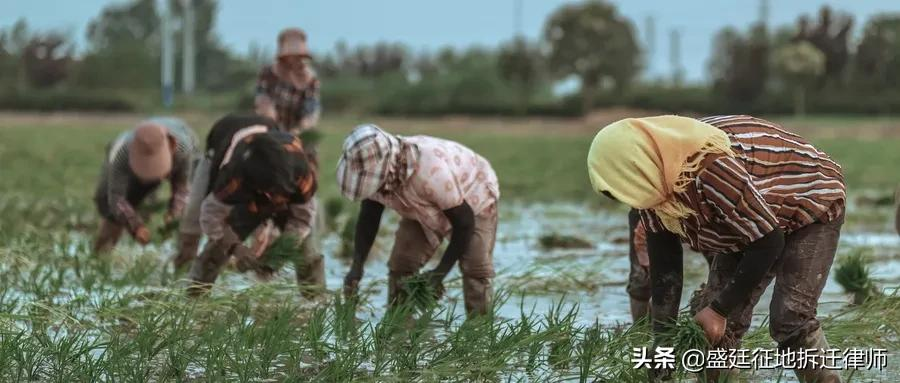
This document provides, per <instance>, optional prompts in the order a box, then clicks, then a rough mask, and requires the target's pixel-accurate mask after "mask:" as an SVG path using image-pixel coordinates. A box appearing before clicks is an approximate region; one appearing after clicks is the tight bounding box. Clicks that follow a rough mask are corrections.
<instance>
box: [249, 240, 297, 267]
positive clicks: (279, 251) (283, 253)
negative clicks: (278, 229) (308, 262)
mask: <svg viewBox="0 0 900 383" xmlns="http://www.w3.org/2000/svg"><path fill="white" fill-rule="evenodd" d="M300 243H301V241H300V237H298V236H296V235H294V234H282V235H280V236H278V238H275V240H274V241H272V244H271V245H269V247H268V248H266V251H265V252H263V254H262V256H261V257H259V263H260V264H261V265H263V266H264V267H266V268H269V269H271V270H273V271H278V270H281V268H282V267H284V265H285V264H287V263H290V262H295V261H297V260H299V259H300V256H301V254H302V252H303V250H302V247H301V246H300Z"/></svg>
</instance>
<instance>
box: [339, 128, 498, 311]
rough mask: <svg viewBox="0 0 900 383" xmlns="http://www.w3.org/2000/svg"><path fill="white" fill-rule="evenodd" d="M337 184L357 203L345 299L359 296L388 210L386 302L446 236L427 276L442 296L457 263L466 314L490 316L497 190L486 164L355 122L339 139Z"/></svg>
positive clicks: (434, 141) (459, 149) (438, 143)
mask: <svg viewBox="0 0 900 383" xmlns="http://www.w3.org/2000/svg"><path fill="white" fill-rule="evenodd" d="M337 180H338V186H339V187H340V190H341V194H343V195H344V196H345V197H347V198H349V199H351V200H353V201H361V207H360V211H359V218H358V220H357V224H356V234H355V237H354V256H353V264H352V266H351V267H350V271H349V272H348V273H347V276H346V277H345V278H344V293H345V294H346V295H347V296H354V295H355V293H356V291H357V287H358V284H359V281H360V279H361V278H362V276H363V268H364V266H365V262H366V258H367V257H368V256H369V251H370V250H371V248H372V244H373V243H374V242H375V237H376V235H377V233H378V228H379V226H380V222H381V215H382V213H383V212H384V208H385V206H387V207H390V208H391V209H394V210H395V211H396V212H397V213H398V214H399V215H400V217H401V220H400V224H399V227H398V229H397V232H396V234H395V239H394V248H393V250H392V251H391V256H390V260H389V261H388V269H389V274H388V299H389V303H390V304H392V305H394V304H397V303H400V302H402V301H403V300H404V299H405V297H404V293H403V283H404V280H405V279H406V278H408V277H410V276H413V275H415V274H416V273H417V272H418V271H419V269H421V268H422V267H423V266H424V265H425V263H427V262H428V261H429V260H430V259H431V258H432V257H433V256H434V254H435V253H436V252H437V250H438V247H439V246H440V244H441V242H442V241H443V239H444V238H447V237H448V236H449V238H450V241H449V244H448V245H447V249H446V250H445V251H444V255H443V257H442V258H441V260H440V263H439V264H438V265H437V267H435V268H434V269H433V270H430V271H428V272H426V273H425V275H426V276H427V278H428V280H429V282H430V283H431V285H432V287H433V288H434V291H435V292H436V293H437V294H438V296H440V295H441V294H442V293H443V280H444V278H445V277H446V276H447V273H449V272H450V270H451V268H453V266H454V264H455V263H456V262H457V261H459V266H460V270H461V271H462V281H463V296H464V300H465V306H466V312H467V314H469V315H470V316H473V315H481V314H487V313H490V312H491V299H492V294H493V290H492V288H491V280H492V278H493V277H494V265H493V254H492V253H493V250H494V242H495V239H496V235H497V203H498V201H499V198H500V191H499V186H498V182H497V176H496V174H494V170H493V169H492V168H491V165H490V163H488V161H487V160H486V159H484V158H483V157H481V156H479V155H478V154H476V153H475V152H473V151H472V150H471V149H469V148H467V147H465V146H462V145H460V144H458V143H455V142H452V141H447V140H442V139H439V138H434V137H428V136H413V137H400V136H395V135H392V134H390V133H387V132H385V131H383V130H381V129H380V128H378V127H377V126H375V125H360V126H358V127H356V129H354V130H353V132H351V133H350V135H349V136H348V137H347V138H346V140H344V146H343V154H342V155H341V159H340V161H339V162H338V170H337Z"/></svg>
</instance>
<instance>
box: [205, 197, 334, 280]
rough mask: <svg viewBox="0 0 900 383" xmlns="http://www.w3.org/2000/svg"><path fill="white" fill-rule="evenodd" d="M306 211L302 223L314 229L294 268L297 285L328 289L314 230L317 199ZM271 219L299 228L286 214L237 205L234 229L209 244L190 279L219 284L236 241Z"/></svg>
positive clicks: (287, 229) (283, 227) (230, 223)
mask: <svg viewBox="0 0 900 383" xmlns="http://www.w3.org/2000/svg"><path fill="white" fill-rule="evenodd" d="M303 211H304V212H306V213H308V214H306V215H304V217H303V220H304V221H305V222H300V224H301V225H309V226H308V227H309V228H310V230H309V234H307V235H306V236H305V238H303V243H302V246H301V250H300V251H301V252H302V255H301V256H300V257H298V258H297V260H296V261H295V263H294V270H295V273H296V278H297V284H298V285H300V287H301V288H302V289H303V291H304V293H306V292H310V293H313V292H318V291H320V290H322V289H324V288H325V261H324V259H323V257H322V255H321V254H320V253H319V249H318V246H317V245H318V242H317V238H316V232H315V230H314V229H313V228H314V225H313V220H315V216H316V214H315V212H316V204H315V201H314V200H313V201H311V203H310V206H309V207H308V208H306V209H303ZM270 219H271V220H272V221H273V222H274V224H275V226H276V227H278V228H279V229H280V230H281V231H282V233H284V232H296V231H297V230H296V228H291V227H286V226H287V216H286V213H275V214H266V213H254V212H250V211H249V210H248V209H247V207H246V206H243V205H239V206H235V207H234V209H233V210H232V211H231V213H230V214H229V216H228V219H227V223H228V227H229V228H230V230H226V236H225V238H223V239H221V240H218V241H213V242H210V243H208V244H207V245H206V247H205V248H204V249H203V252H201V253H200V256H199V257H197V259H196V260H195V261H194V263H193V265H192V266H191V271H190V279H191V280H192V281H193V282H194V284H195V285H196V286H205V288H208V286H210V285H212V284H213V283H215V281H216V279H217V278H218V276H219V273H220V272H221V270H222V268H223V267H224V266H225V264H226V263H227V262H228V259H229V257H231V254H230V253H229V248H230V247H232V246H233V243H235V242H242V241H244V240H245V239H246V238H247V237H248V236H250V234H252V233H253V232H254V231H255V230H256V229H257V228H259V227H260V226H263V225H265V224H266V223H267V222H268V220H270ZM202 291H203V289H193V291H192V293H193V294H197V293H199V292H202Z"/></svg>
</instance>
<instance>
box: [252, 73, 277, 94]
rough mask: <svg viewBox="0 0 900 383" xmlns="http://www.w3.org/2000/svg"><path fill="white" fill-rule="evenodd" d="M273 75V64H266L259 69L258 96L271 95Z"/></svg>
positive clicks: (257, 79) (257, 80)
mask: <svg viewBox="0 0 900 383" xmlns="http://www.w3.org/2000/svg"><path fill="white" fill-rule="evenodd" d="M273 76H274V73H272V67H271V66H266V67H264V68H262V70H260V71H259V75H257V77H256V95H257V96H270V95H271V94H272V85H273V83H274V78H273Z"/></svg>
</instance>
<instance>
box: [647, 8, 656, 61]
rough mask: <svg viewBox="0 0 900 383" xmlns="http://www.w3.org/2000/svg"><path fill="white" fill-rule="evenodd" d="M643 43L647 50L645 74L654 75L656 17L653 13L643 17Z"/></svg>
mask: <svg viewBox="0 0 900 383" xmlns="http://www.w3.org/2000/svg"><path fill="white" fill-rule="evenodd" d="M644 44H645V45H646V46H645V49H646V50H647V66H648V68H647V69H648V70H647V74H648V75H650V76H654V75H655V74H654V73H653V67H654V66H655V65H654V57H655V56H656V18H655V17H653V15H647V17H646V18H645V19H644Z"/></svg>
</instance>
